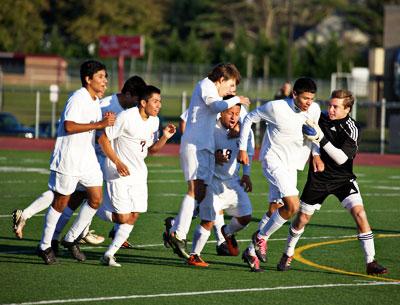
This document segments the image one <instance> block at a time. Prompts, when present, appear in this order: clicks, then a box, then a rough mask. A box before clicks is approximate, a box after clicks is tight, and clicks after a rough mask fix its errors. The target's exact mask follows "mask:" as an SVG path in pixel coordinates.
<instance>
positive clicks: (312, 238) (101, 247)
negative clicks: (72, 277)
mask: <svg viewBox="0 0 400 305" xmlns="http://www.w3.org/2000/svg"><path fill="white" fill-rule="evenodd" d="M356 237H357V235H342V236H313V237H306V236H304V237H302V238H301V239H302V240H316V239H322V240H323V239H346V238H356ZM285 240H287V238H286V237H285V238H270V239H268V241H269V242H271V241H285ZM237 241H238V242H243V243H246V242H250V241H251V240H250V239H238V240H237ZM215 243H216V241H215V240H209V241H207V244H215ZM188 244H192V242H190V241H188ZM133 247H134V248H138V249H140V248H154V247H164V244H163V243H158V244H146V245H137V244H134V245H133ZM80 248H81V249H83V250H85V249H86V250H88V249H103V248H108V245H107V246H85V245H81V246H80ZM35 251H36V250H35V249H32V250H16V251H0V254H29V253H35Z"/></svg>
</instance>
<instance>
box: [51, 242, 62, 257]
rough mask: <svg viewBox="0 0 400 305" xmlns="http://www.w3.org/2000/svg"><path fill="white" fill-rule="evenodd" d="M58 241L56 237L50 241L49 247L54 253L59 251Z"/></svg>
mask: <svg viewBox="0 0 400 305" xmlns="http://www.w3.org/2000/svg"><path fill="white" fill-rule="evenodd" d="M59 244H60V242H59V241H58V240H57V239H53V240H52V241H51V248H52V249H53V252H54V254H55V255H57V254H58V252H59V251H60V246H59Z"/></svg>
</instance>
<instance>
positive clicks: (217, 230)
mask: <svg viewBox="0 0 400 305" xmlns="http://www.w3.org/2000/svg"><path fill="white" fill-rule="evenodd" d="M224 224H225V220H224V214H217V217H216V219H215V221H214V226H213V230H214V235H215V240H216V241H217V246H219V245H220V244H222V243H223V242H224V241H225V238H224V235H222V232H221V228H222V226H223V225H224Z"/></svg>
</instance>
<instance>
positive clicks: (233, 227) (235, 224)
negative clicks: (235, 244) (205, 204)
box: [225, 217, 246, 235]
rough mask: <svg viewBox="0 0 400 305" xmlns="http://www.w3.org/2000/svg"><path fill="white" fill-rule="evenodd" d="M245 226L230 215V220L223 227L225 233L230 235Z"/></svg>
mask: <svg viewBox="0 0 400 305" xmlns="http://www.w3.org/2000/svg"><path fill="white" fill-rule="evenodd" d="M245 227H246V226H244V225H242V224H241V223H240V222H239V220H238V219H237V218H236V217H232V219H231V222H230V223H229V224H228V225H227V226H226V227H225V234H227V235H232V234H235V233H236V232H238V231H240V230H242V229H243V228H245Z"/></svg>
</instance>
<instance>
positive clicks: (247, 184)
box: [240, 175, 253, 193]
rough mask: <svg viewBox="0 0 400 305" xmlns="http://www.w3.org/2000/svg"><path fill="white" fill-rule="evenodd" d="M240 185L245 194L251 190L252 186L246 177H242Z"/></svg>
mask: <svg viewBox="0 0 400 305" xmlns="http://www.w3.org/2000/svg"><path fill="white" fill-rule="evenodd" d="M240 185H241V186H243V188H244V191H245V192H246V193H248V192H251V191H252V190H253V184H252V183H251V179H250V177H249V176H247V175H243V176H242V179H240Z"/></svg>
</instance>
